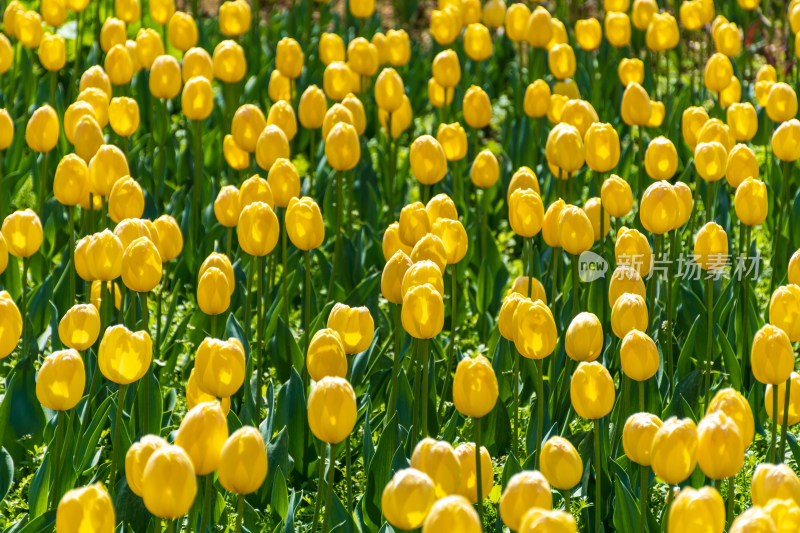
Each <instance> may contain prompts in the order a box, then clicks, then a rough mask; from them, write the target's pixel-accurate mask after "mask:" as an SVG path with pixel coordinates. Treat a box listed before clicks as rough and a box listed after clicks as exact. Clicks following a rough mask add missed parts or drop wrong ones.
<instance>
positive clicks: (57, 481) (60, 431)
mask: <svg viewBox="0 0 800 533" xmlns="http://www.w3.org/2000/svg"><path fill="white" fill-rule="evenodd" d="M66 417H67V415H66V413H64V412H62V411H56V441H55V446H54V447H53V449H52V450H50V451H51V452H52V453H51V454H50V458H51V459H52V463H53V490H52V492H51V493H50V509H55V508H56V506H57V505H58V502H59V499H60V495H61V492H60V490H59V488H60V485H61V448H62V447H63V446H64V419H65V418H66Z"/></svg>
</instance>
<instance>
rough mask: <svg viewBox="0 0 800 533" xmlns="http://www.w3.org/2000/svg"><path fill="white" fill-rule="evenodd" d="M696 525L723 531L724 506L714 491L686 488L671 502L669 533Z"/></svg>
mask: <svg viewBox="0 0 800 533" xmlns="http://www.w3.org/2000/svg"><path fill="white" fill-rule="evenodd" d="M701 424H702V421H701ZM698 429H699V428H698ZM701 447H702V445H701ZM696 524H703V526H704V527H707V528H708V531H723V530H724V529H725V504H724V503H723V501H722V496H720V495H719V492H717V491H716V489H714V488H712V487H702V488H701V489H700V490H695V489H693V488H692V487H686V488H684V489H683V490H681V492H680V493H679V494H678V495H677V496H676V497H675V500H674V501H673V502H672V505H671V506H670V509H669V529H668V531H669V533H677V532H679V531H686V530H687V528H688V529H691V528H692V526H695V525H696Z"/></svg>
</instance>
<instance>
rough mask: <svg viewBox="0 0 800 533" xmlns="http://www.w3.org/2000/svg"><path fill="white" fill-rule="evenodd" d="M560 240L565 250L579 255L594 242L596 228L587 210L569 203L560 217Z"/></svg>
mask: <svg viewBox="0 0 800 533" xmlns="http://www.w3.org/2000/svg"><path fill="white" fill-rule="evenodd" d="M558 241H559V244H560V245H561V247H562V248H564V250H565V251H566V252H567V253H569V254H571V255H575V256H578V255H580V254H582V253H583V252H585V251H587V250H590V249H591V248H592V245H593V244H594V229H593V228H592V222H591V221H590V220H589V217H588V216H587V215H586V212H585V211H584V210H583V209H581V208H580V207H576V206H574V205H567V206H565V207H564V209H563V210H562V211H561V214H560V216H559V217H558Z"/></svg>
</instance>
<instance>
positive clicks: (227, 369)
mask: <svg viewBox="0 0 800 533" xmlns="http://www.w3.org/2000/svg"><path fill="white" fill-rule="evenodd" d="M194 370H195V379H197V381H198V385H199V386H200V388H201V389H202V390H203V391H205V392H207V393H209V394H211V395H212V396H215V397H217V398H228V397H230V396H233V395H234V394H236V392H237V391H238V390H239V388H240V387H241V386H242V383H244V375H245V359H244V348H243V347H242V343H241V342H239V340H238V339H236V338H233V337H232V338H230V339H228V340H227V341H223V340H218V339H212V338H210V337H206V338H205V339H203V342H201V343H200V346H199V347H198V348H197V353H196V355H195V363H194Z"/></svg>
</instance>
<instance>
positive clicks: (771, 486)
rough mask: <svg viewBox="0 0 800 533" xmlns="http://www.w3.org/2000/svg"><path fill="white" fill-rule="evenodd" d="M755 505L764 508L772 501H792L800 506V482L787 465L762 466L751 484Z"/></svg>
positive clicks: (754, 475) (755, 473)
mask: <svg viewBox="0 0 800 533" xmlns="http://www.w3.org/2000/svg"><path fill="white" fill-rule="evenodd" d="M750 497H751V499H752V501H753V505H757V506H764V505H767V504H768V503H769V502H770V500H791V501H793V502H794V503H795V504H796V505H800V480H798V478H797V474H795V473H794V471H793V470H792V469H791V467H790V466H788V465H786V464H778V465H771V464H760V465H758V466H757V467H756V470H755V472H754V473H753V481H752V483H751V484H750Z"/></svg>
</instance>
